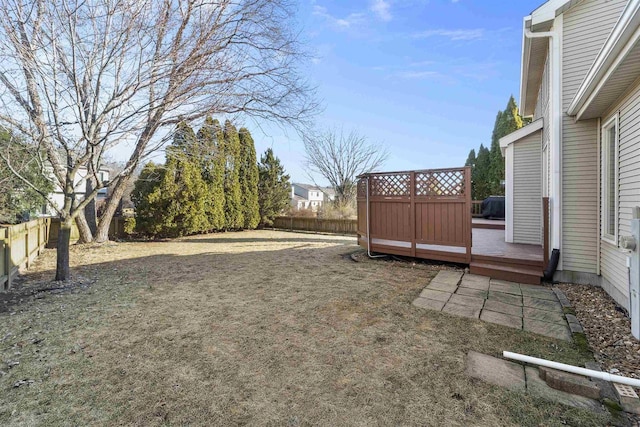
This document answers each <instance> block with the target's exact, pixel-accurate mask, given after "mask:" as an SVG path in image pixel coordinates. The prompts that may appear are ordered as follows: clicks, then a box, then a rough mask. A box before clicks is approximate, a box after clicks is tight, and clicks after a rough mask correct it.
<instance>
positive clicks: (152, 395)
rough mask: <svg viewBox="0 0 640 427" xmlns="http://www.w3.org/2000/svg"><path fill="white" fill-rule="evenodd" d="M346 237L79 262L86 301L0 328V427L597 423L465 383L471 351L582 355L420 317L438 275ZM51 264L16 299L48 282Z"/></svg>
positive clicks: (117, 251) (64, 295)
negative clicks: (359, 253) (362, 255)
mask: <svg viewBox="0 0 640 427" xmlns="http://www.w3.org/2000/svg"><path fill="white" fill-rule="evenodd" d="M354 240H355V239H354V238H350V237H336V236H325V235H312V234H300V233H285V232H274V231H251V232H242V233H227V234H214V235H206V236H197V237H191V238H185V239H178V240H171V241H166V242H149V243H146V242H134V243H110V244H106V245H102V246H84V247H83V246H79V247H74V248H73V249H72V262H73V274H74V278H75V280H76V281H77V282H80V283H82V286H79V287H78V288H77V289H74V290H72V291H53V292H40V293H38V294H37V298H34V297H25V298H24V301H23V302H22V303H20V304H17V305H9V306H7V310H5V311H4V312H2V313H1V314H0V340H1V341H0V350H1V352H2V361H3V362H4V363H3V367H1V368H0V369H1V370H2V371H4V372H5V373H6V374H4V375H1V374H0V389H1V390H0V393H2V398H1V399H0V424H2V425H106V424H109V425H111V424H118V425H183V424H189V425H237V424H251V425H293V426H295V425H443V424H446V425H491V426H495V425H539V424H543V425H564V424H569V425H602V424H603V423H606V421H607V420H606V418H602V416H597V415H594V414H591V413H588V412H585V411H581V410H576V409H571V408H566V407H562V406H558V405H554V404H550V403H546V402H544V401H540V400H535V399H533V398H531V397H529V396H525V395H519V394H513V393H509V392H506V391H504V390H502V389H499V388H496V387H492V386H489V385H487V384H484V383H480V382H477V381H473V380H471V379H469V378H467V377H466V375H465V373H464V357H465V354H466V352H467V351H468V350H472V349H473V350H477V351H481V352H485V353H488V354H494V355H499V354H500V353H501V352H502V350H511V351H518V352H523V353H527V354H531V355H534V356H542V357H550V358H552V359H554V360H558V361H565V362H568V363H580V362H584V360H585V358H586V357H587V355H585V354H584V353H581V352H580V350H579V349H577V348H575V347H574V346H573V345H572V344H567V343H563V342H559V341H553V340H550V339H546V338H544V337H541V336H537V335H533V334H528V333H526V332H522V331H514V330H511V329H508V328H503V327H500V326H497V325H490V324H486V323H483V322H480V321H472V320H467V319H462V318H455V317H452V316H448V315H446V314H443V313H435V312H428V311H424V310H421V309H418V308H415V307H413V306H412V305H411V301H412V300H413V299H414V298H415V297H416V296H417V295H418V294H419V293H420V291H421V290H422V288H423V287H424V286H425V285H426V284H427V283H428V282H429V280H430V278H431V277H432V276H433V275H435V273H436V271H435V270H436V269H437V267H428V266H424V265H418V266H415V267H412V266H411V265H410V264H405V263H398V262H385V261H368V260H367V261H364V262H359V263H355V262H353V261H352V260H351V259H349V258H348V257H345V256H344V254H348V253H351V252H353V251H356V250H358V248H357V246H355V245H354ZM54 255H55V253H54V252H53V251H48V252H46V253H44V254H43V255H42V256H41V257H40V258H39V259H38V261H37V262H36V264H35V266H34V267H32V269H31V271H30V272H29V274H28V277H27V281H26V283H25V285H24V286H25V287H26V288H25V289H30V287H31V288H35V287H38V286H40V287H42V286H43V281H45V280H46V279H48V278H50V277H52V276H53V272H52V268H53V266H54V261H55V259H54ZM47 286H51V285H50V284H49V285H47ZM23 292H24V289H23ZM15 361H18V362H19V365H16V366H13V367H12V368H9V367H8V365H7V363H9V362H15ZM20 380H32V381H33V382H32V383H28V384H24V385H21V386H20V387H14V384H15V383H16V382H18V381H20Z"/></svg>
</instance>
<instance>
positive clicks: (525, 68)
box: [503, 16, 531, 155]
mask: <svg viewBox="0 0 640 427" xmlns="http://www.w3.org/2000/svg"><path fill="white" fill-rule="evenodd" d="M530 25H531V16H525V17H524V19H523V21H522V60H521V61H520V64H521V65H520V66H521V67H522V68H521V69H520V105H519V106H518V109H519V110H520V114H521V115H522V113H523V112H524V110H523V108H524V105H525V102H527V80H528V74H529V58H530V56H531V39H529V38H528V37H526V33H527V30H528V29H529V26H530ZM503 155H504V154H503Z"/></svg>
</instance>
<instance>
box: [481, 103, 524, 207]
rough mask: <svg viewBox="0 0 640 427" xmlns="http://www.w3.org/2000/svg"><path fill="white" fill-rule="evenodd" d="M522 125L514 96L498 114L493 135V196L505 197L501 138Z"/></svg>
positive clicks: (491, 169)
mask: <svg viewBox="0 0 640 427" xmlns="http://www.w3.org/2000/svg"><path fill="white" fill-rule="evenodd" d="M522 125H523V122H522V117H520V114H519V113H518V105H517V104H516V100H515V99H514V98H513V95H512V96H511V97H509V101H508V102H507V107H506V108H505V109H504V111H500V112H498V115H497V117H496V121H495V124H494V127H493V133H492V135H491V156H490V157H491V161H490V166H489V173H488V177H487V178H488V180H489V189H490V192H491V193H492V194H496V195H504V187H503V186H502V184H501V181H503V180H504V157H502V152H501V151H500V138H502V137H503V136H506V135H509V134H510V133H512V132H515V131H516V130H518V129H520V128H521V127H522Z"/></svg>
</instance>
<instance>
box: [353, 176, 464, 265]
mask: <svg viewBox="0 0 640 427" xmlns="http://www.w3.org/2000/svg"><path fill="white" fill-rule="evenodd" d="M358 178H359V180H358V243H359V244H360V245H361V246H363V247H365V248H366V247H368V248H370V249H371V250H372V251H375V252H380V253H388V254H396V255H404V256H411V257H417V258H425V259H433V260H439V261H451V262H459V263H470V262H471V169H470V168H468V167H463V168H454V169H432V170H422V171H408V172H388V173H371V174H365V175H362V176H360V177H358Z"/></svg>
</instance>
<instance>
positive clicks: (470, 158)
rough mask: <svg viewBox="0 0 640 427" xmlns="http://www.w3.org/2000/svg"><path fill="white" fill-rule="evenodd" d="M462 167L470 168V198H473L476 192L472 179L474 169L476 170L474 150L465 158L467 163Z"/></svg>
mask: <svg viewBox="0 0 640 427" xmlns="http://www.w3.org/2000/svg"><path fill="white" fill-rule="evenodd" d="M464 165H465V166H469V167H470V168H471V197H475V194H476V190H475V182H474V181H473V177H474V174H475V168H476V150H474V149H471V151H469V155H468V156H467V161H466V162H464ZM474 200H475V199H474Z"/></svg>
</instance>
